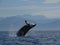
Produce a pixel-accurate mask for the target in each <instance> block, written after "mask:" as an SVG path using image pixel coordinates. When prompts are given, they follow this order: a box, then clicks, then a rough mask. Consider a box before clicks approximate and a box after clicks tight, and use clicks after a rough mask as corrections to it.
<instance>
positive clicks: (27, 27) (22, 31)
mask: <svg viewBox="0 0 60 45" xmlns="http://www.w3.org/2000/svg"><path fill="white" fill-rule="evenodd" d="M25 23H26V25H24V26H23V27H22V28H21V29H19V31H18V32H17V36H25V35H26V33H27V32H28V31H29V30H30V29H31V28H33V27H35V26H36V24H29V23H27V21H26V20H25Z"/></svg>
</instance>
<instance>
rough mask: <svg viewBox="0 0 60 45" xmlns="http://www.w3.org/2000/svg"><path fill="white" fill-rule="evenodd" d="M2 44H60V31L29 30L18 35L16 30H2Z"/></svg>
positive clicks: (0, 40)
mask: <svg viewBox="0 0 60 45" xmlns="http://www.w3.org/2000/svg"><path fill="white" fill-rule="evenodd" d="M0 45H60V31H29V32H28V33H27V34H26V36H25V37H17V36H16V31H0Z"/></svg>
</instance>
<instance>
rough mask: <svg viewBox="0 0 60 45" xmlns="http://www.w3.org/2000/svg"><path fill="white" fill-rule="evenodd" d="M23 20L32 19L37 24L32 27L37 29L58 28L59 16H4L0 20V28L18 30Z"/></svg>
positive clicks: (59, 23)
mask: <svg viewBox="0 0 60 45" xmlns="http://www.w3.org/2000/svg"><path fill="white" fill-rule="evenodd" d="M24 20H28V21H32V22H33V23H36V24H37V26H36V27H35V28H34V29H38V30H50V29H51V30H54V29H56V30H60V28H59V27H60V18H55V19H49V18H47V17H45V16H42V15H37V16H31V15H20V16H19V15H18V16H12V17H6V18H5V19H2V20H1V21H0V30H4V31H5V30H18V29H19V28H21V27H22V26H23V25H24V24H25V23H24Z"/></svg>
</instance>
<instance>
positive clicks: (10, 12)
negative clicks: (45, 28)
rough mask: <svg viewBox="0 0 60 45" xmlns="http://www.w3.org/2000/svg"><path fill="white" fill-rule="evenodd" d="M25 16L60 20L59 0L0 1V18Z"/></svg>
mask: <svg viewBox="0 0 60 45" xmlns="http://www.w3.org/2000/svg"><path fill="white" fill-rule="evenodd" d="M26 14H27V15H33V16H35V15H44V16H46V17H49V18H60V0H0V17H7V16H8V17H9V16H16V15H26Z"/></svg>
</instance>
